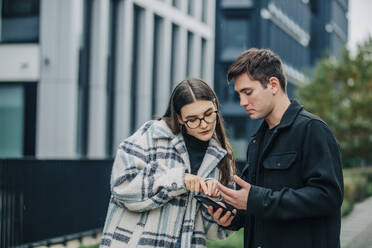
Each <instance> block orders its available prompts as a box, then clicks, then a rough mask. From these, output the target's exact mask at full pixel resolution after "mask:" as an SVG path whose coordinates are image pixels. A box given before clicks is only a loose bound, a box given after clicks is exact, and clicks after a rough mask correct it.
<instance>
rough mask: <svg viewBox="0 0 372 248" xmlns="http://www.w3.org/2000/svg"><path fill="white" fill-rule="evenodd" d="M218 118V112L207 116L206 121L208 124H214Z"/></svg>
mask: <svg viewBox="0 0 372 248" xmlns="http://www.w3.org/2000/svg"><path fill="white" fill-rule="evenodd" d="M216 116H217V113H216V112H213V113H211V114H209V115H207V116H205V117H204V120H205V121H206V122H208V123H212V122H214V121H215V120H216Z"/></svg>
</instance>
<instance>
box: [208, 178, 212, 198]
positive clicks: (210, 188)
mask: <svg viewBox="0 0 372 248" xmlns="http://www.w3.org/2000/svg"><path fill="white" fill-rule="evenodd" d="M207 186H208V195H211V194H212V193H213V191H212V183H211V180H209V181H207Z"/></svg>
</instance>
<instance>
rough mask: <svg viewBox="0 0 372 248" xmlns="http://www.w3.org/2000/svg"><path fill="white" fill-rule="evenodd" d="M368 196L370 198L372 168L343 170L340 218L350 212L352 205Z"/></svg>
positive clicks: (371, 192) (371, 193)
mask: <svg viewBox="0 0 372 248" xmlns="http://www.w3.org/2000/svg"><path fill="white" fill-rule="evenodd" d="M370 196H372V167H360V168H352V169H345V170H344V201H343V203H342V207H341V214H342V216H345V215H347V214H349V213H350V212H351V211H352V209H353V206H354V203H356V202H359V201H362V200H364V199H365V198H366V197H370Z"/></svg>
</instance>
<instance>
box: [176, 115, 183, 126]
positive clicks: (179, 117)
mask: <svg viewBox="0 0 372 248" xmlns="http://www.w3.org/2000/svg"><path fill="white" fill-rule="evenodd" d="M177 120H178V123H179V124H181V125H183V124H185V122H184V121H183V120H182V119H181V116H179V115H177Z"/></svg>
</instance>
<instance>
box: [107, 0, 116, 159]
mask: <svg viewBox="0 0 372 248" xmlns="http://www.w3.org/2000/svg"><path fill="white" fill-rule="evenodd" d="M118 5H119V1H118V0H111V2H110V29H109V49H108V51H109V53H108V59H107V91H106V94H107V98H106V100H107V104H106V108H107V109H106V115H107V117H106V145H105V147H106V151H105V153H106V155H107V156H108V157H111V156H113V155H114V154H113V152H114V147H113V143H114V113H115V86H116V85H115V73H116V63H115V61H116V44H117V42H116V39H117V32H116V30H117V25H118V23H117V22H118V11H119V7H118Z"/></svg>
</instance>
